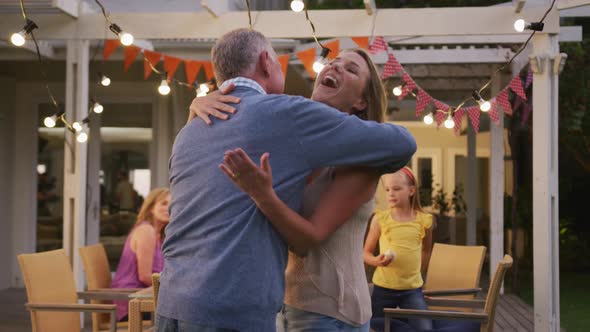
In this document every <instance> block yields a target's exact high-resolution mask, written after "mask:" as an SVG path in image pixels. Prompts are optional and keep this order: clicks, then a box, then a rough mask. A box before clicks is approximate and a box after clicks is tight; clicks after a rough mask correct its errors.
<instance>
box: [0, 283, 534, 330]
mask: <svg viewBox="0 0 590 332" xmlns="http://www.w3.org/2000/svg"><path fill="white" fill-rule="evenodd" d="M25 302H26V293H25V290H24V289H22V288H9V289H5V290H2V291H0V331H2V332H30V331H31V320H30V317H29V313H28V312H27V311H26V310H25V307H24V304H25ZM498 304H499V305H498V307H497V308H496V319H495V321H496V325H495V329H494V331H502V332H513V331H517V332H521V331H522V332H528V331H531V332H532V331H534V329H533V317H534V316H533V309H532V308H531V307H530V306H528V305H527V304H526V303H524V302H523V301H522V300H521V299H520V298H518V297H516V296H514V295H510V294H507V295H502V296H500V302H499V303H498ZM89 323H90V320H87V322H86V325H87V326H88V325H89ZM84 330H85V331H90V330H91V329H88V328H86V329H84Z"/></svg>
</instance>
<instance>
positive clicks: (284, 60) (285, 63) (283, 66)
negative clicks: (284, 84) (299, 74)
mask: <svg viewBox="0 0 590 332" xmlns="http://www.w3.org/2000/svg"><path fill="white" fill-rule="evenodd" d="M279 62H280V63H281V69H282V70H283V75H285V76H287V66H288V65H289V54H285V55H281V56H280V57H279Z"/></svg>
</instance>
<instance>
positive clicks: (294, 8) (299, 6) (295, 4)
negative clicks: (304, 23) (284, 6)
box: [291, 0, 305, 13]
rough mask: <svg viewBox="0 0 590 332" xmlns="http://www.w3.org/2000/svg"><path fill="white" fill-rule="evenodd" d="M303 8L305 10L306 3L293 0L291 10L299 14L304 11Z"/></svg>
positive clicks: (300, 0) (301, 0)
mask: <svg viewBox="0 0 590 332" xmlns="http://www.w3.org/2000/svg"><path fill="white" fill-rule="evenodd" d="M303 8H305V3H303V0H292V1H291V10H292V11H294V12H296V13H299V12H301V11H302V10H303Z"/></svg>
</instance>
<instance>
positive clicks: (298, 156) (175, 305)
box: [158, 86, 416, 331]
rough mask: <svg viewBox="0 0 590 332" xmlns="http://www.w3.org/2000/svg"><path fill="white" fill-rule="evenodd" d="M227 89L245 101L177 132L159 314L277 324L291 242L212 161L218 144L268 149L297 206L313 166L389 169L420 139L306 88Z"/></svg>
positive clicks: (276, 180)
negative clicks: (298, 93) (310, 95)
mask: <svg viewBox="0 0 590 332" xmlns="http://www.w3.org/2000/svg"><path fill="white" fill-rule="evenodd" d="M232 95H235V96H238V97H240V98H241V102H240V104H238V105H235V106H236V108H237V113H236V114H235V115H233V116H232V119H231V120H230V121H214V124H213V126H207V125H206V124H205V123H204V122H203V121H200V120H196V121H192V122H190V123H189V124H187V125H186V126H185V127H184V128H183V129H182V130H181V131H180V133H179V134H178V136H177V137H176V141H175V142H174V147H173V150H172V156H171V159H170V186H171V187H170V189H171V192H172V202H171V206H170V211H171V216H170V224H169V225H168V226H167V229H166V240H165V242H164V245H163V251H164V257H165V268H164V271H163V272H162V275H161V286H160V287H161V288H160V296H159V303H158V314H161V315H163V316H165V317H168V318H173V319H178V320H182V321H187V322H191V323H193V324H199V325H203V326H210V327H217V328H227V329H234V330H238V331H274V330H275V315H276V313H277V311H279V309H280V308H281V305H282V302H283V296H284V288H285V283H284V271H285V266H286V262H287V246H286V244H285V242H284V241H283V239H282V238H281V236H280V235H279V234H278V233H277V231H276V230H275V229H274V228H273V226H272V225H271V223H270V222H269V221H268V219H267V218H266V217H265V216H264V215H263V214H262V213H261V211H260V210H259V209H258V208H257V207H256V205H255V204H254V202H253V201H252V199H250V197H249V196H248V195H247V194H245V193H243V192H241V191H240V190H239V189H238V188H237V187H236V186H234V185H233V184H232V182H231V181H230V180H229V179H228V178H226V176H225V175H224V174H223V172H222V171H221V170H220V169H219V168H218V165H219V164H221V163H222V162H223V155H224V152H225V151H227V150H231V149H235V148H238V147H240V148H243V149H244V150H245V151H246V152H247V153H248V154H249V156H250V157H251V158H252V159H253V160H255V161H258V160H259V159H260V156H261V155H262V154H263V153H264V152H269V153H270V162H271V165H272V168H273V187H274V189H275V191H276V193H277V195H278V196H279V197H280V198H281V199H282V200H283V201H284V202H285V203H286V204H287V205H288V206H289V207H290V208H292V209H294V210H295V211H299V210H300V208H301V201H302V194H303V189H304V185H305V178H306V176H307V175H308V174H309V173H310V171H312V170H314V169H317V168H320V167H324V166H339V165H368V166H375V167H380V168H381V170H382V172H393V171H396V170H398V169H399V168H401V167H403V166H404V165H406V163H407V162H408V161H409V160H410V158H411V156H412V154H413V153H414V152H415V150H416V143H415V141H414V138H413V137H412V136H411V135H410V134H409V133H408V131H407V130H406V129H404V128H402V127H399V126H395V125H391V124H378V123H375V122H371V121H362V120H360V119H358V118H357V117H355V116H349V115H347V114H344V113H341V112H339V111H337V110H335V109H333V108H331V107H329V106H326V105H324V104H321V103H317V102H313V101H311V100H308V99H305V98H302V97H292V96H287V95H264V94H261V93H259V92H257V91H256V90H254V89H251V88H249V87H244V86H237V87H236V88H235V90H234V92H233V93H232Z"/></svg>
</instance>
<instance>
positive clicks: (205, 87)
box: [199, 83, 209, 94]
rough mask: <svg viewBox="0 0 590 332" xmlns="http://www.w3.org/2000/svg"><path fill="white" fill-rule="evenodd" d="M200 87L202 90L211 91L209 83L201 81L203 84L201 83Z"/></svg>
mask: <svg viewBox="0 0 590 332" xmlns="http://www.w3.org/2000/svg"><path fill="white" fill-rule="evenodd" d="M199 89H200V90H201V92H204V93H205V94H207V93H208V92H209V84H207V83H201V85H199Z"/></svg>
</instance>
